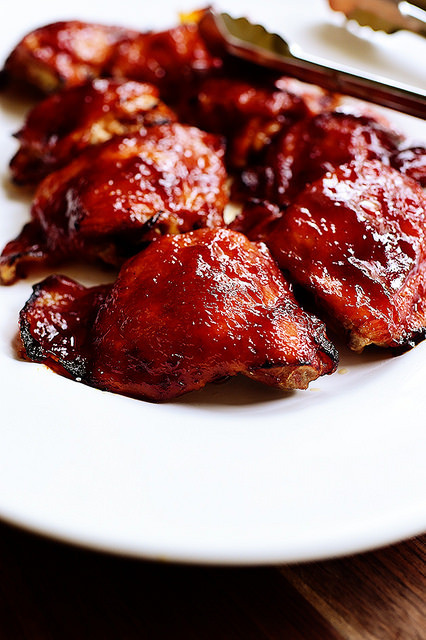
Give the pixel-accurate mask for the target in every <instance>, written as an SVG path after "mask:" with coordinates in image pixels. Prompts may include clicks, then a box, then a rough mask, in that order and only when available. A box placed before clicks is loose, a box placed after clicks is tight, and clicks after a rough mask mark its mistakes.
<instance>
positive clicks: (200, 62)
mask: <svg viewBox="0 0 426 640" xmlns="http://www.w3.org/2000/svg"><path fill="white" fill-rule="evenodd" d="M221 66H222V59H221V58H220V57H217V56H214V55H212V54H211V53H210V51H209V49H208V48H207V47H206V45H205V43H204V40H203V39H202V37H201V36H200V33H199V30H198V25H197V24H196V23H195V22H193V23H191V22H189V23H187V24H180V25H178V26H177V27H174V28H173V29H169V30H167V31H160V32H155V33H140V34H137V35H136V37H134V38H128V39H126V40H123V41H122V42H121V43H120V44H119V45H118V47H117V49H116V51H115V54H114V58H113V60H112V62H111V65H110V66H109V68H108V71H107V74H106V75H111V76H113V77H116V78H130V79H132V80H139V81H142V82H151V83H152V84H155V85H157V86H158V87H160V90H161V95H162V96H164V97H165V99H166V100H167V101H170V102H171V103H175V102H178V101H179V99H180V96H181V93H182V92H184V91H186V90H187V89H188V87H191V85H193V84H194V82H196V81H197V79H199V78H202V77H203V76H204V75H206V74H207V73H210V72H213V71H215V70H216V69H219V68H220V67H221Z"/></svg>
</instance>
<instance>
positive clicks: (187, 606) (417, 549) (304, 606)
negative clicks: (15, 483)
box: [0, 524, 426, 640]
mask: <svg viewBox="0 0 426 640" xmlns="http://www.w3.org/2000/svg"><path fill="white" fill-rule="evenodd" d="M425 559H426V537H424V538H416V539H413V540H410V541H407V542H404V543H402V544H399V545H396V546H393V547H388V548H385V549H381V550H378V551H375V552H370V553H366V554H361V555H357V556H352V557H347V558H340V559H334V560H329V561H326V562H315V563H309V564H299V565H287V566H280V567H259V568H220V567H192V566H179V565H168V564H159V563H153V562H144V561H141V560H133V559H128V558H121V557H114V556H110V555H104V554H101V553H97V552H93V551H87V550H84V549H80V548H77V547H73V546H67V545H63V544H60V543H56V542H52V541H50V540H46V539H44V538H40V537H38V536H35V535H32V534H30V533H26V532H23V531H20V530H18V529H15V528H13V527H10V526H8V525H6V524H0V640H9V639H11V640H21V639H29V640H39V639H40V640H53V639H54V640H56V639H60V640H68V639H73V640H74V639H78V640H80V639H82V640H84V639H85V638H89V639H92V638H94V639H96V638H102V639H110V638H114V639H115V638H117V639H120V640H121V639H133V638H138V639H139V638H147V639H149V640H151V639H154V640H155V639H157V638H161V639H162V638H166V639H168V638H185V640H192V639H194V640H195V639H197V640H204V639H206V640H221V639H222V638H223V639H226V640H234V639H235V640H237V639H238V640H240V639H241V640H275V639H277V640H278V639H285V640H425V639H426V576H425Z"/></svg>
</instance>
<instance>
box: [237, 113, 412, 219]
mask: <svg viewBox="0 0 426 640" xmlns="http://www.w3.org/2000/svg"><path fill="white" fill-rule="evenodd" d="M399 142H400V137H399V136H398V135H397V134H396V133H394V132H393V131H392V130H390V129H388V128H386V127H385V126H383V125H382V124H381V123H379V122H377V121H375V120H374V119H372V118H369V117H366V116H355V115H352V114H347V113H340V112H335V113H328V112H326V113H321V114H319V115H316V116H314V117H313V118H307V119H304V120H302V121H300V122H297V123H296V124H294V125H293V126H292V127H291V128H290V129H289V130H288V131H284V132H283V134H282V135H279V136H278V137H277V138H276V139H275V140H274V141H273V143H272V144H271V145H269V147H268V148H267V151H266V154H265V158H264V159H263V161H262V162H261V163H260V164H259V165H258V166H256V167H252V168H247V169H246V170H244V171H243V172H242V174H241V179H240V181H239V182H238V183H237V185H236V188H235V194H236V196H237V197H239V198H241V197H244V196H245V197H246V196H252V197H255V198H261V199H266V200H269V201H270V202H274V203H276V204H278V205H280V206H287V205H288V204H290V203H291V201H292V200H293V199H294V197H295V196H296V195H297V194H298V193H299V192H300V191H301V190H302V189H303V188H304V187H305V185H306V184H308V183H310V182H312V181H313V180H316V179H318V178H319V177H321V176H322V175H323V174H324V173H325V172H326V171H330V170H333V169H334V168H335V167H337V166H339V165H340V164H345V163H348V162H350V161H352V160H356V161H358V162H361V163H362V162H363V161H364V160H372V159H379V160H382V162H385V163H386V164H389V156H390V154H391V153H393V152H395V151H396V149H397V148H398V144H399Z"/></svg>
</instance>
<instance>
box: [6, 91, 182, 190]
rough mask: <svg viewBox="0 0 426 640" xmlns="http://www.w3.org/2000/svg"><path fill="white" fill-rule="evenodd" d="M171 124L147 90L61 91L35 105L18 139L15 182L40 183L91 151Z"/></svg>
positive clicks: (162, 106) (166, 109)
mask: <svg viewBox="0 0 426 640" xmlns="http://www.w3.org/2000/svg"><path fill="white" fill-rule="evenodd" d="M175 120H176V116H175V114H174V112H173V111H172V110H171V109H169V107H167V106H166V105H165V104H164V103H163V102H162V101H161V100H160V99H159V91H158V89H157V88H156V87H154V86H153V85H151V84H146V83H145V84H144V83H139V82H133V81H127V82H126V81H118V80H111V79H109V80H107V79H98V80H93V81H91V82H89V83H86V84H84V85H81V86H78V87H71V88H70V89H64V90H63V91H60V92H58V93H55V94H53V95H51V96H49V97H48V98H46V99H45V100H43V101H42V102H40V103H39V104H37V105H36V106H35V107H34V108H33V109H32V110H31V111H30V113H29V114H28V116H27V118H26V121H25V124H24V126H23V127H22V129H21V130H20V131H19V132H18V133H17V134H16V137H17V138H18V140H19V144H20V147H19V150H18V152H17V153H16V154H15V156H14V157H13V159H12V161H11V163H10V168H11V171H12V176H13V179H14V181H15V182H16V183H18V184H27V183H33V182H38V181H40V180H41V179H42V178H44V177H45V176H46V175H47V174H48V173H51V172H52V171H55V170H56V169H60V168H61V167H63V166H64V165H66V164H67V163H68V162H70V161H71V160H72V159H73V158H74V157H75V156H76V155H77V154H78V153H79V152H80V151H81V150H82V149H84V148H85V147H87V146H89V145H94V144H100V143H101V142H105V141H106V140H108V139H109V138H111V137H113V136H114V135H122V134H125V133H126V134H129V133H132V132H135V131H138V130H139V129H140V128H142V127H143V126H145V127H148V126H152V125H158V124H165V123H167V122H173V121H175Z"/></svg>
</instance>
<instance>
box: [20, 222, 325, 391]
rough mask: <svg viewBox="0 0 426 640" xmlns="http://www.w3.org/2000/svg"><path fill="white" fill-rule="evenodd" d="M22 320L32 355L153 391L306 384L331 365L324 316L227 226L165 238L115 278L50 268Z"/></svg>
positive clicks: (101, 380) (100, 382)
mask: <svg viewBox="0 0 426 640" xmlns="http://www.w3.org/2000/svg"><path fill="white" fill-rule="evenodd" d="M20 327H21V337H22V342H23V345H24V347H25V350H26V354H27V357H28V358H29V359H31V360H35V361H38V362H44V363H45V364H47V365H49V366H50V367H52V368H53V369H55V370H56V371H58V372H62V373H64V374H65V375H68V376H71V377H73V378H75V379H78V380H79V381H83V382H85V383H87V384H89V385H92V386H95V387H98V388H100V389H104V390H109V391H114V392H116V393H121V394H124V395H130V396H134V397H140V398H145V399H149V400H153V401H164V400H170V399H172V398H175V397H177V396H180V395H182V394H184V393H187V392H189V391H193V390H195V389H200V388H201V387H203V386H204V385H205V384H207V383H208V382H212V381H215V380H221V379H223V378H226V377H228V376H233V375H236V374H239V373H242V374H244V375H245V376H248V377H250V378H254V379H255V380H259V381H261V382H264V383H266V384H268V385H272V386H274V387H278V388H280V389H299V388H301V389H305V388H306V387H307V386H308V384H309V382H310V381H312V380H315V379H316V378H317V377H318V376H321V375H324V374H327V373H332V372H333V371H334V370H335V368H336V366H337V353H336V350H335V348H334V347H333V346H332V344H331V343H330V342H329V341H328V339H327V337H326V334H325V328H324V325H323V324H322V323H321V322H320V321H319V320H318V319H317V318H315V317H314V316H312V315H309V314H307V313H306V312H304V311H303V310H302V309H301V308H300V307H299V306H298V304H297V303H296V301H295V299H294V297H293V294H292V292H291V289H290V286H289V285H288V283H287V282H286V281H285V280H284V278H283V276H282V274H281V273H280V271H279V269H278V267H277V265H276V263H275V262H274V261H273V260H272V258H271V256H270V255H269V252H268V250H267V249H266V247H265V245H263V244H255V243H251V242H250V241H249V240H248V239H247V238H246V237H245V236H244V235H242V234H238V233H235V232H233V231H230V230H227V229H216V230H211V229H201V230H198V231H194V232H191V233H187V234H181V235H176V236H170V235H169V236H163V237H160V238H158V239H157V240H155V241H154V242H152V243H151V244H150V245H149V246H148V247H147V248H146V249H145V250H143V251H142V252H140V253H139V254H138V255H136V256H135V257H133V258H131V259H130V260H129V261H128V262H126V264H125V265H124V266H123V267H122V269H121V271H120V273H119V276H118V279H117V281H116V282H115V284H114V285H107V286H103V287H102V286H101V287H95V288H92V289H86V288H85V287H83V286H81V285H79V284H77V283H76V282H75V281H72V280H69V279H67V278H64V277H60V276H51V277H49V278H48V279H47V280H45V281H44V282H42V283H40V284H39V285H36V287H35V288H34V293H33V295H32V297H31V298H30V300H29V301H28V303H27V304H26V306H25V307H24V309H23V310H22V312H21V316H20Z"/></svg>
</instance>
